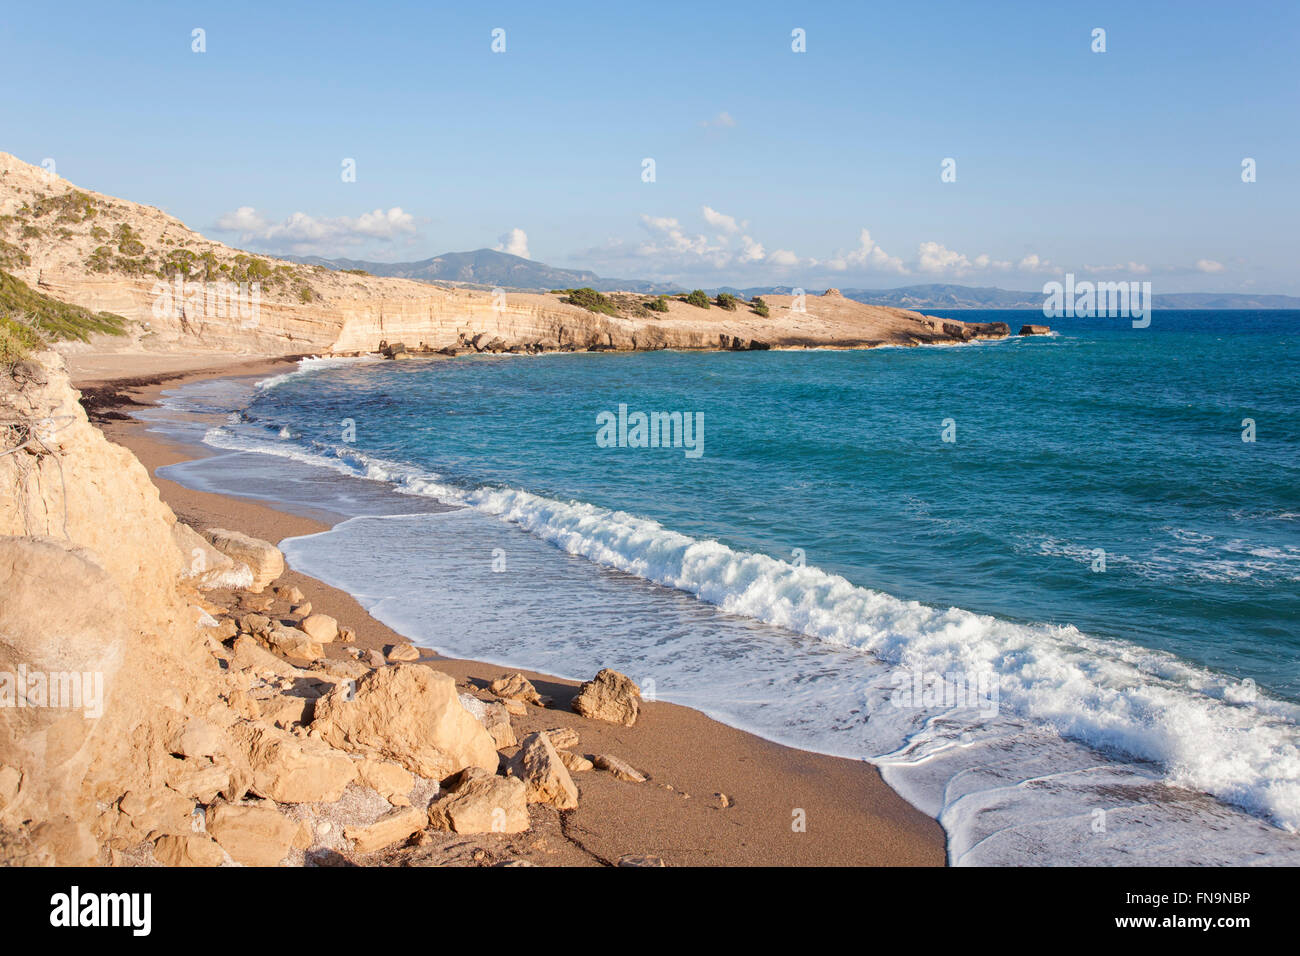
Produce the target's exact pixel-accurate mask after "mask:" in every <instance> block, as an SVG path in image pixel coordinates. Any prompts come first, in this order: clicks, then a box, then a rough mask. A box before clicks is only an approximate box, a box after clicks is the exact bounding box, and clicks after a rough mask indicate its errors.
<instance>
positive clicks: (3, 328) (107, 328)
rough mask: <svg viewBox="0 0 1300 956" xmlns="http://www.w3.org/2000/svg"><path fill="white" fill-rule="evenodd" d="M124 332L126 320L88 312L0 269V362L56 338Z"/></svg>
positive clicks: (8, 362)
mask: <svg viewBox="0 0 1300 956" xmlns="http://www.w3.org/2000/svg"><path fill="white" fill-rule="evenodd" d="M96 332H102V333H105V334H107V335H125V334H126V319H124V318H122V316H120V315H114V314H113V313H111V312H91V311H90V310H89V309H83V308H82V307H81V306H79V305H69V304H68V303H66V302H60V301H59V300H58V299H52V298H50V297H49V296H48V295H44V294H42V293H40V292H37V291H36V290H34V289H32V288H31V287H30V286H28V285H27V284H26V283H25V282H23V281H22V280H21V279H17V278H15V277H14V276H11V275H10V274H9V273H7V272H0V362H3V364H5V365H12V364H13V363H14V362H16V361H18V360H19V359H21V358H23V357H24V356H25V355H26V354H27V353H28V352H30V351H33V350H35V349H39V348H40V347H41V346H42V345H45V344H46V343H49V342H54V341H58V340H60V339H78V340H79V341H82V342H85V341H87V340H89V338H90V336H91V335H92V334H93V333H96Z"/></svg>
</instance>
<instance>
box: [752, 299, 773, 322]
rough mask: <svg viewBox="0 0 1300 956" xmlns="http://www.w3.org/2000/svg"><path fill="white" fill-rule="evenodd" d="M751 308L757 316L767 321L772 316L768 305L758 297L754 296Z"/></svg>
mask: <svg viewBox="0 0 1300 956" xmlns="http://www.w3.org/2000/svg"><path fill="white" fill-rule="evenodd" d="M749 307H750V308H751V309H752V310H753V311H754V314H755V315H761V316H762V317H763V318H765V319H766V318H767V317H768V316H769V315H771V314H772V312H771V310H770V309H768V307H767V303H766V302H764V301H763V300H762V299H760V298H759V297H758V296H754V298H753V299H752V300H751V301H750V303H749Z"/></svg>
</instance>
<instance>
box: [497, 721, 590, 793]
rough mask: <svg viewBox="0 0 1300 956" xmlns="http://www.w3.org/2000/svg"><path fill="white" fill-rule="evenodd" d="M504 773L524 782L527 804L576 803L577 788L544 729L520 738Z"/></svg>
mask: <svg viewBox="0 0 1300 956" xmlns="http://www.w3.org/2000/svg"><path fill="white" fill-rule="evenodd" d="M506 769H507V772H508V773H509V774H510V775H511V776H513V777H518V778H519V779H520V780H522V781H523V782H524V787H525V788H526V790H527V794H528V802H529V803H549V804H550V805H551V806H553V807H555V808H556V809H557V810H572V809H574V808H575V807H577V805H578V787H577V785H576V784H574V782H573V778H572V777H570V776H569V771H568V768H567V767H565V765H564V761H563V760H561V759H560V754H559V751H557V750H556V749H555V746H554V745H553V744H552V743H551V739H550V738H549V737H547V736H546V732H545V731H540V732H538V733H535V734H529V735H528V736H527V737H525V738H524V742H523V744H522V745H521V746H520V748H519V752H518V753H517V754H515V756H514V757H512V758H511V759H510V762H509V764H508V765H507V768H506Z"/></svg>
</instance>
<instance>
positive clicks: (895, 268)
mask: <svg viewBox="0 0 1300 956" xmlns="http://www.w3.org/2000/svg"><path fill="white" fill-rule="evenodd" d="M826 265H827V267H828V268H830V269H833V270H834V271H836V272H844V271H846V270H848V269H854V268H857V269H878V270H880V271H883V272H900V273H901V272H906V271H907V267H906V266H905V265H903V260H902V259H899V258H897V257H895V256H891V255H889V254H888V253H887V252H885V250H884V249H881V248H880V246H878V245H876V242H875V240H874V239H872V238H871V232H870V230H867V229H863V230H862V232H860V233H859V234H858V247H857V248H856V249H854V250H853V251H852V252H849V253H846V254H844V255H837V256H834V257H832V258H831V259H828V260H827V262H826Z"/></svg>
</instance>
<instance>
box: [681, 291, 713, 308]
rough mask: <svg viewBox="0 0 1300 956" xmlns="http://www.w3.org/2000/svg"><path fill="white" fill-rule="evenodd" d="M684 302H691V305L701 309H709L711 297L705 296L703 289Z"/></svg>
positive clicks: (689, 296) (693, 293)
mask: <svg viewBox="0 0 1300 956" xmlns="http://www.w3.org/2000/svg"><path fill="white" fill-rule="evenodd" d="M682 301H683V302H689V303H690V304H691V305H693V306H695V307H696V308H700V309H707V308H708V307H709V297H708V296H707V295H705V294H704V290H703V289H696V290H695V291H694V292H692V293H691V294H690V295H688V296H687V297H686V298H684V299H683V300H682Z"/></svg>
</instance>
